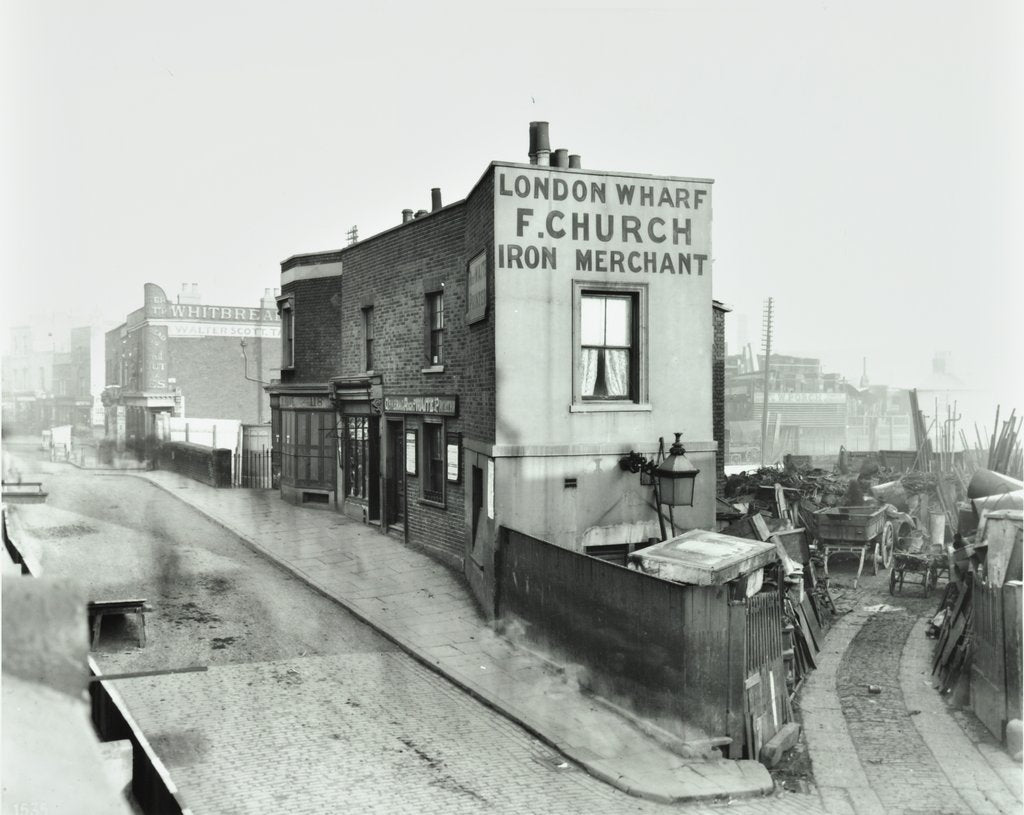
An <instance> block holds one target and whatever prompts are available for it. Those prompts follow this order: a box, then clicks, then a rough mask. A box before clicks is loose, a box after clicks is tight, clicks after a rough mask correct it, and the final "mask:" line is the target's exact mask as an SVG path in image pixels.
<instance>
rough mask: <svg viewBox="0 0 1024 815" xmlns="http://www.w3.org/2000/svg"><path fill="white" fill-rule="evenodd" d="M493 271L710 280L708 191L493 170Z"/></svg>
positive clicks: (684, 184)
mask: <svg viewBox="0 0 1024 815" xmlns="http://www.w3.org/2000/svg"><path fill="white" fill-rule="evenodd" d="M494 254H495V264H496V266H495V268H496V269H508V270H518V269H524V270H526V269H540V270H548V271H551V272H560V271H567V272H586V273H597V274H607V275H609V277H610V279H619V280H623V279H626V280H643V279H645V278H648V277H649V276H651V275H659V276H666V277H673V276H675V277H678V278H680V279H681V280H682V279H688V278H693V277H706V276H709V275H710V274H711V184H710V183H708V182H702V181H699V180H692V179H672V178H638V177H631V176H614V175H595V174H579V173H572V172H565V171H561V170H547V169H544V170H541V169H534V168H530V169H529V170H527V169H513V168H498V170H497V178H496V179H495V248H494Z"/></svg>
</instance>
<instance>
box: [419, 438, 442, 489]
mask: <svg viewBox="0 0 1024 815" xmlns="http://www.w3.org/2000/svg"><path fill="white" fill-rule="evenodd" d="M422 438H423V457H422V458H423V473H422V475H421V483H422V484H423V500H424V501H430V502H431V503H434V504H443V503H444V478H445V450H444V424H443V423H442V422H435V421H430V420H427V419H424V421H423V434H422Z"/></svg>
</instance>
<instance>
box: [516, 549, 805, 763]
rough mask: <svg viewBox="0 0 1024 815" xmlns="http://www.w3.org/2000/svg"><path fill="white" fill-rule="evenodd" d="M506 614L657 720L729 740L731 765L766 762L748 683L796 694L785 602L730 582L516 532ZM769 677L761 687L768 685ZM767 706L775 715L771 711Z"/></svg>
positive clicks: (605, 689) (601, 688)
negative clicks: (681, 578) (695, 580)
mask: <svg viewBox="0 0 1024 815" xmlns="http://www.w3.org/2000/svg"><path fill="white" fill-rule="evenodd" d="M500 536H501V539H500V546H499V548H498V564H497V568H496V573H497V580H498V600H497V606H498V614H499V615H500V616H501V617H502V618H503V619H509V618H511V617H514V618H518V619H519V620H521V621H523V622H524V623H525V624H526V629H527V636H528V637H529V638H530V639H531V640H532V641H534V642H535V643H537V644H540V645H541V646H544V647H548V648H551V649H553V650H555V651H556V652H557V653H558V654H559V655H560V656H563V655H564V656H567V657H568V658H569V659H571V660H573V661H575V662H577V663H579V664H581V665H584V666H585V667H586V668H587V669H588V670H589V671H590V672H591V674H592V675H593V679H594V685H595V691H596V692H598V693H600V694H601V695H606V696H610V697H613V698H614V697H618V698H620V699H628V700H630V702H631V703H632V705H633V707H634V709H636V711H637V712H638V713H639V714H640V715H645V716H658V717H661V718H663V719H664V718H665V717H668V718H670V719H675V720H681V721H683V722H685V723H686V724H688V725H695V726H697V727H700V728H701V729H702V730H703V731H704V732H705V733H706V734H707V735H708V736H710V737H717V736H729V737H730V738H732V739H733V744H732V746H731V747H730V748H729V750H728V754H729V757H730V758H739V757H742V756H743V755H756V748H755V745H754V741H753V740H752V736H753V721H752V719H751V716H754V717H763V716H764V713H765V710H767V709H769V708H770V707H771V705H772V700H773V699H775V700H776V715H775V717H774V718H772V717H771V716H770V714H769V717H768V718H767V719H766V722H767V724H766V725H765V727H766V728H767V729H766V730H765V732H764V733H763V737H764V740H767V738H770V735H771V733H773V732H774V731H773V730H771V727H770V725H771V723H773V722H778V720H779V719H780V717H784V716H786V715H787V711H786V710H785V709H783V708H782V706H781V705H779V704H778V702H777V699H778V697H777V694H770V693H764V694H763V700H764V705H762V706H759V707H758V709H756V710H748V702H747V696H748V694H747V685H746V683H747V679H748V677H749V676H751V675H752V674H757V675H758V676H761V675H762V673H763V676H764V677H765V684H766V685H768V686H771V685H772V684H773V680H771V679H770V678H769V675H770V674H771V675H772V676H774V677H775V679H774V685H775V688H774V689H776V690H777V691H778V692H779V693H781V694H782V695H783V696H784V694H785V681H784V674H783V666H782V628H781V605H780V601H779V597H778V596H777V595H775V594H766V595H759V596H757V597H755V598H752V599H739V600H730V599H729V588H728V587H727V586H709V587H704V586H683V585H680V584H678V583H671V582H669V581H665V580H660V579H658V578H656V577H651V576H649V575H645V574H642V573H640V572H636V571H633V570H631V569H625V568H623V567H621V566H616V565H614V564H612V563H607V562H605V561H603V560H599V559H597V558H593V557H588V556H587V555H583V554H579V553H577V552H572V551H569V550H567V549H562V548H560V547H558V546H554V545H553V544H550V543H547V542H545V541H541V540H537V539H536V538H532V537H530V536H528V535H523V534H521V533H519V532H516V531H514V530H510V529H502V530H501V532H500ZM759 681H760V680H759ZM762 708H764V709H762Z"/></svg>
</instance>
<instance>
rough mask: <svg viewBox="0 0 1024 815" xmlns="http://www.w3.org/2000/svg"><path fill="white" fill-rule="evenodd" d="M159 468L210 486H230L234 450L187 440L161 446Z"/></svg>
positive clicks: (156, 458)
mask: <svg viewBox="0 0 1024 815" xmlns="http://www.w3.org/2000/svg"><path fill="white" fill-rule="evenodd" d="M153 460H154V463H155V464H156V468H157V469H158V470H169V471H171V472H175V473H180V474H181V475H185V476H188V477H189V478H191V479H193V480H195V481H201V482H202V483H204V484H209V485H210V486H211V487H230V486H231V451H230V450H222V449H214V448H210V447H203V446H201V445H198V444H189V443H187V442H179V441H173V442H167V443H166V444H162V445H160V448H159V449H158V450H157V453H156V456H155V457H154V459H153Z"/></svg>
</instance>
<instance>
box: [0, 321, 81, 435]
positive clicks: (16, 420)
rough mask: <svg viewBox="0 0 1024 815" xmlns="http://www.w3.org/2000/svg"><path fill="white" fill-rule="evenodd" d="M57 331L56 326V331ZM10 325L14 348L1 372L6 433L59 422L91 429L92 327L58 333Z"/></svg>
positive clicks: (30, 431) (3, 361) (42, 427)
mask: <svg viewBox="0 0 1024 815" xmlns="http://www.w3.org/2000/svg"><path fill="white" fill-rule="evenodd" d="M54 330H55V331H56V329H54ZM40 333H41V332H38V331H33V329H32V327H30V326H16V327H14V328H12V329H11V338H10V351H9V353H7V354H4V356H3V359H2V362H0V370H2V372H3V386H2V387H3V426H4V429H5V432H11V431H14V432H25V433H34V432H37V431H39V430H42V429H44V428H49V427H54V426H57V425H78V426H83V425H84V426H86V427H88V426H89V425H90V424H91V422H92V404H93V397H92V392H91V381H90V371H91V354H92V349H91V338H92V329H91V328H90V327H89V326H80V327H76V328H72V329H70V332H68V331H67V330H66V329H65V331H64V332H61V335H60V336H59V337H55V336H54V333H53V332H52V331H51V332H47V333H46V336H45V338H44V337H42V336H40Z"/></svg>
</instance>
